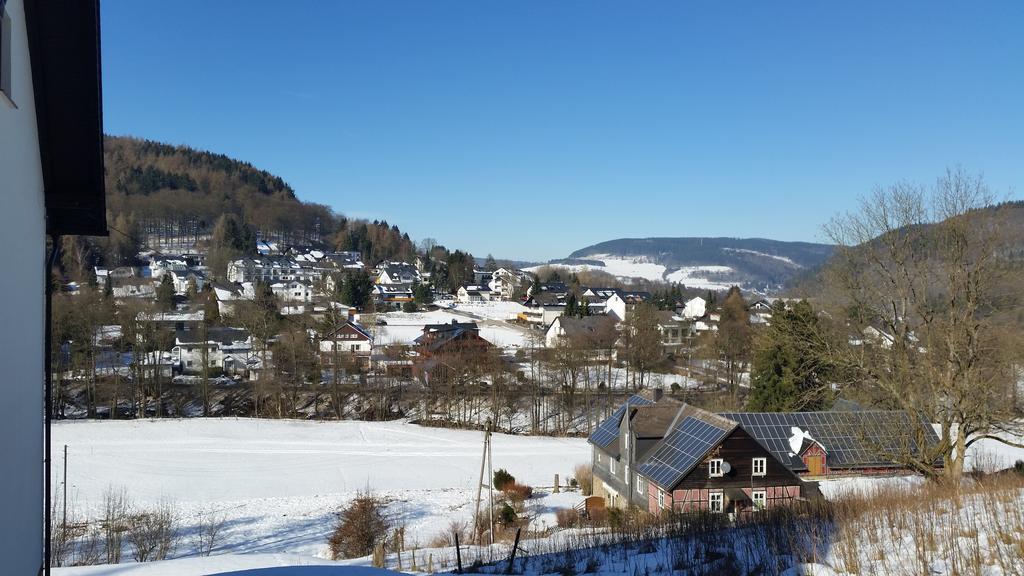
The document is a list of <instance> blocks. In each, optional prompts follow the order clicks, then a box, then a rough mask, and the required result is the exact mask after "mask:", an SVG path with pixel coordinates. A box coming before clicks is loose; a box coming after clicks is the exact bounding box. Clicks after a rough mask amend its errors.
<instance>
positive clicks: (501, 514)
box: [497, 504, 517, 526]
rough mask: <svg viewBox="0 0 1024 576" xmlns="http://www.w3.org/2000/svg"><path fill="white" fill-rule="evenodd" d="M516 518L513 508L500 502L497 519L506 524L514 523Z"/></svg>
mask: <svg viewBox="0 0 1024 576" xmlns="http://www.w3.org/2000/svg"><path fill="white" fill-rule="evenodd" d="M516 518H517V516H516V511H515V509H513V508H512V507H511V506H509V505H508V504H502V505H501V507H500V508H498V518H497V520H498V522H499V523H500V524H504V525H506V526H508V525H509V524H512V523H514V522H515V521H516Z"/></svg>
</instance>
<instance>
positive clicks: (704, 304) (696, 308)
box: [679, 296, 708, 320]
mask: <svg viewBox="0 0 1024 576" xmlns="http://www.w3.org/2000/svg"><path fill="white" fill-rule="evenodd" d="M707 313H708V301H707V300H705V299H703V298H701V297H700V296H697V297H696V298H691V299H689V300H687V301H686V304H684V305H683V309H682V310H680V312H679V314H680V316H682V317H683V318H686V319H687V320H697V319H698V318H703V317H704V316H705V315H706V314H707Z"/></svg>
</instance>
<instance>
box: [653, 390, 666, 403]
mask: <svg viewBox="0 0 1024 576" xmlns="http://www.w3.org/2000/svg"><path fill="white" fill-rule="evenodd" d="M664 395H665V389H664V388H655V389H654V401H655V402H657V401H658V400H661V398H662V397H663V396H664Z"/></svg>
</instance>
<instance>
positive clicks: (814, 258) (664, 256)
mask: <svg viewBox="0 0 1024 576" xmlns="http://www.w3.org/2000/svg"><path fill="white" fill-rule="evenodd" d="M831 252H832V247H831V246H828V245H826V244H813V243H809V242H780V241H776V240H765V239H760V238H623V239H619V240H610V241H608V242H601V243H600V244H595V245H593V246H588V247H586V248H582V249H580V250H577V251H575V252H573V253H572V254H570V255H569V257H568V258H567V259H565V260H553V261H551V262H550V263H549V264H548V265H550V266H555V267H559V268H565V269H567V270H570V271H577V272H578V271H580V270H601V271H604V272H607V273H609V274H611V275H613V276H616V277H619V278H622V279H629V278H642V279H645V280H653V281H667V282H673V283H682V284H685V285H686V286H688V287H691V288H701V289H708V290H725V289H728V288H729V287H730V286H733V285H739V286H741V287H744V288H751V289H756V290H761V291H772V290H775V289H778V288H779V287H780V286H783V285H785V284H786V282H787V281H789V280H790V279H792V278H793V277H794V276H796V275H797V274H802V273H804V272H806V271H808V270H813V269H814V268H816V267H818V266H820V265H821V264H822V263H823V262H825V260H826V259H827V258H828V257H829V255H830V254H831ZM539 267H540V266H535V267H533V268H532V269H533V270H536V269H537V268H539Z"/></svg>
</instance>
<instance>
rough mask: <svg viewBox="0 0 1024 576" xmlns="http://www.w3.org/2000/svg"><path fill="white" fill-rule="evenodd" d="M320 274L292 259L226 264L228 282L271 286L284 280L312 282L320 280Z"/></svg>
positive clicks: (241, 260) (282, 258)
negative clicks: (262, 283)
mask: <svg viewBox="0 0 1024 576" xmlns="http://www.w3.org/2000/svg"><path fill="white" fill-rule="evenodd" d="M321 276H322V273H321V272H320V271H318V270H317V269H315V268H314V267H312V266H308V265H303V263H300V262H298V261H296V260H294V259H292V258H286V257H282V256H277V257H270V256H266V257H255V258H240V259H238V260H233V261H231V262H229V263H228V269H227V280H228V282H239V283H241V282H266V283H267V284H273V283H275V282H281V281H285V280H304V281H307V282H313V281H315V280H318V279H320V277H321Z"/></svg>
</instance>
